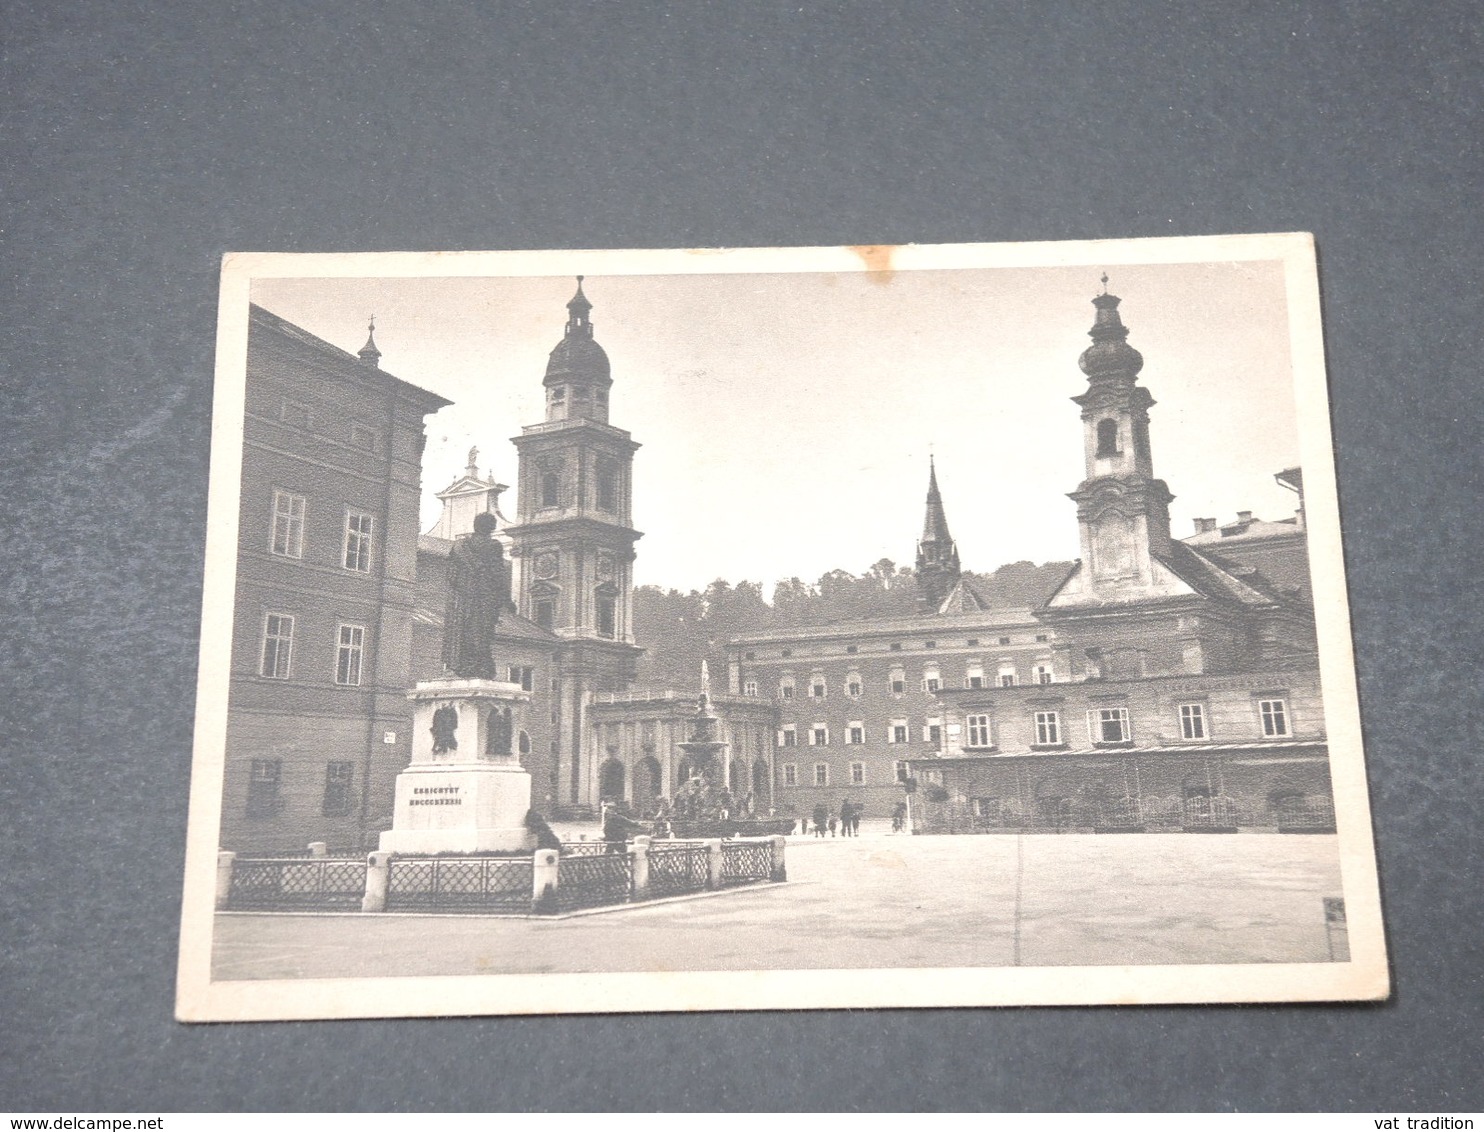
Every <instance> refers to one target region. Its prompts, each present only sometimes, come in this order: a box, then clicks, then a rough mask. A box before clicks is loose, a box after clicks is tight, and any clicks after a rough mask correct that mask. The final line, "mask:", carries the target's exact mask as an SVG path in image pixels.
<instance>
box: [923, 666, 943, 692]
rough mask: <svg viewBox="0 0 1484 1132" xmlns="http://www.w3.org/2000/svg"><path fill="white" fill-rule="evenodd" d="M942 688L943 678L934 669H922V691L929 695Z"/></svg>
mask: <svg viewBox="0 0 1484 1132" xmlns="http://www.w3.org/2000/svg"><path fill="white" fill-rule="evenodd" d="M942 686H943V676H942V673H940V672H939V671H938V670H937V669H936V668H928V669H924V670H923V673H922V690H923V691H924V692H927V693H928V694H929V695H931V694H932V693H934V692H936V691H937V690H938V689H939V688H941V687H942Z"/></svg>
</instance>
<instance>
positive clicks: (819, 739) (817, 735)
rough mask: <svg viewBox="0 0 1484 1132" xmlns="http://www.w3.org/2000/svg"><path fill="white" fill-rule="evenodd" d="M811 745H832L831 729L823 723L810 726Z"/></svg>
mask: <svg viewBox="0 0 1484 1132" xmlns="http://www.w3.org/2000/svg"><path fill="white" fill-rule="evenodd" d="M809 745H810V746H811V747H828V746H829V745H830V729H829V728H828V727H826V726H825V725H824V724H823V723H816V724H815V725H814V726H813V727H811V728H809Z"/></svg>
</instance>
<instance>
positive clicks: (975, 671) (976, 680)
mask: <svg viewBox="0 0 1484 1132" xmlns="http://www.w3.org/2000/svg"><path fill="white" fill-rule="evenodd" d="M964 687H965V688H982V687H984V666H983V665H981V664H980V663H979V662H978V661H977V660H976V661H971V662H970V664H969V666H968V668H967V669H966V670H965V672H964Z"/></svg>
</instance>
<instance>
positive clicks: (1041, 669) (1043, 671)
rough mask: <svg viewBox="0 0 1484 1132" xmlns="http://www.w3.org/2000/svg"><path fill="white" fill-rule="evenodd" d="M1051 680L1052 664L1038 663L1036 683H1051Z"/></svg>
mask: <svg viewBox="0 0 1484 1132" xmlns="http://www.w3.org/2000/svg"><path fill="white" fill-rule="evenodd" d="M1051 681H1052V675H1051V665H1049V664H1038V665H1036V683H1037V684H1049V683H1051Z"/></svg>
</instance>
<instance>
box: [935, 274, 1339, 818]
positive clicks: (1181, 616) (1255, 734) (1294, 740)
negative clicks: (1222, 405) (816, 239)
mask: <svg viewBox="0 0 1484 1132" xmlns="http://www.w3.org/2000/svg"><path fill="white" fill-rule="evenodd" d="M1105 282H1106V281H1105ZM1093 305H1094V306H1095V308H1096V310H1097V314H1096V318H1095V321H1094V325H1093V328H1092V330H1091V332H1090V336H1091V338H1092V340H1093V342H1092V345H1091V346H1090V347H1088V349H1087V350H1086V351H1085V352H1084V353H1083V354H1082V356H1081V358H1080V359H1079V365H1080V367H1081V369H1082V371H1083V373H1084V374H1085V375H1086V376H1087V380H1088V388H1087V391H1086V392H1084V393H1083V394H1081V395H1079V396H1078V397H1075V398H1074V399H1073V400H1074V401H1075V402H1076V404H1077V405H1078V406H1079V407H1080V409H1081V410H1082V412H1081V416H1082V436H1083V448H1084V457H1085V471H1086V476H1085V478H1084V479H1083V481H1082V483H1081V484H1079V485H1078V487H1077V489H1076V490H1075V491H1073V492H1072V493H1071V495H1070V498H1071V499H1072V500H1073V502H1074V503H1076V505H1077V523H1078V530H1079V535H1080V539H1081V546H1082V556H1081V558H1080V559H1079V560H1078V561H1077V562H1076V563H1075V564H1074V565H1073V567H1072V569H1071V570H1070V571H1069V572H1068V574H1067V577H1066V578H1065V580H1064V581H1063V582H1062V584H1061V585H1060V586H1059V587H1058V588H1057V589H1056V591H1055V592H1054V593H1053V594H1052V595H1051V596H1050V597H1049V598H1048V599H1047V600H1046V601H1045V603H1044V604H1043V605H1042V606H1041V607H1040V608H1038V609H1037V610H1035V613H1034V616H1035V619H1036V621H1037V622H1038V623H1039V624H1041V625H1042V626H1043V627H1044V628H1045V629H1046V630H1047V631H1048V636H1049V637H1050V638H1051V643H1052V648H1053V654H1054V657H1055V660H1054V662H1053V664H1052V666H1051V673H1052V675H1051V677H1050V679H1049V680H1047V681H1046V682H1045V683H1038V684H1035V685H1032V686H1007V685H1000V684H995V685H989V686H986V687H980V688H969V687H963V686H961V685H960V686H949V687H945V688H943V689H942V690H941V691H940V693H939V696H938V698H939V700H940V701H942V704H943V717H944V726H943V742H942V744H941V746H940V749H939V750H938V751H937V752H935V753H934V754H933V755H931V756H929V757H928V758H925V759H922V760H920V761H918V762H916V763H915V764H914V770H915V773H914V777H916V772H920V773H921V774H922V775H923V776H924V778H925V780H926V781H927V782H928V783H929V784H930V785H931V786H933V787H937V788H938V789H936V790H933V791H930V792H929V793H930V795H932V796H933V797H934V798H935V799H936V801H938V802H940V803H943V804H944V805H943V806H941V807H939V808H936V809H935V808H934V807H933V806H932V805H926V806H924V807H923V810H924V816H925V817H927V818H928V825H929V827H930V828H932V827H933V826H934V825H936V826H938V827H940V828H941V826H942V824H943V822H944V821H946V822H947V823H948V824H949V825H954V824H955V823H963V822H965V821H968V822H969V823H970V824H971V825H972V824H975V823H977V824H978V825H980V826H982V827H985V828H1044V827H1052V828H1063V827H1067V826H1077V827H1092V828H1094V829H1096V828H1106V829H1132V828H1148V827H1149V826H1151V825H1153V826H1156V827H1159V828H1170V827H1179V828H1195V829H1211V828H1220V829H1235V828H1237V826H1238V825H1242V824H1247V825H1279V826H1282V825H1283V824H1284V822H1285V821H1287V822H1288V823H1289V824H1291V825H1301V826H1304V827H1306V828H1331V827H1332V826H1331V823H1332V821H1333V810H1332V803H1331V800H1330V785H1329V772H1328V748H1327V745H1326V736H1325V730H1324V710H1323V701H1322V698H1321V694H1320V683H1319V670H1318V654H1317V645H1316V642H1315V632H1314V621H1313V609H1312V606H1311V604H1310V603H1309V600H1308V596H1307V595H1308V593H1309V590H1308V588H1307V584H1304V585H1300V584H1297V582H1298V580H1299V578H1300V577H1302V578H1303V579H1304V581H1305V583H1306V581H1307V574H1308V570H1307V553H1306V551H1305V549H1304V545H1303V531H1302V507H1300V513H1299V516H1298V517H1297V518H1296V519H1295V520H1294V521H1293V523H1292V524H1289V523H1283V524H1267V525H1266V526H1267V528H1268V529H1254V527H1255V524H1254V523H1253V522H1252V520H1251V516H1250V515H1245V514H1244V515H1243V517H1242V518H1241V519H1240V520H1239V523H1238V524H1235V525H1233V526H1232V527H1231V528H1229V529H1224V530H1222V531H1217V530H1216V529H1215V524H1214V523H1212V522H1208V521H1204V520H1203V521H1200V522H1198V523H1197V533H1196V535H1195V536H1193V537H1192V538H1190V539H1187V540H1184V541H1180V540H1176V539H1174V538H1172V537H1171V533H1170V519H1169V503H1170V501H1171V500H1172V498H1173V496H1172V495H1171V493H1170V491H1169V488H1168V487H1167V486H1166V485H1165V483H1164V481H1163V480H1160V479H1157V478H1155V474H1154V462H1153V456H1152V453H1151V446H1150V429H1149V409H1150V408H1151V407H1152V405H1153V404H1154V401H1153V398H1152V397H1151V396H1150V394H1149V392H1148V390H1146V389H1145V388H1144V387H1143V386H1141V385H1139V384H1138V375H1139V371H1140V369H1141V368H1142V365H1143V358H1142V356H1141V355H1140V354H1139V352H1138V351H1137V350H1135V349H1134V348H1133V347H1131V346H1130V345H1129V344H1128V342H1127V338H1128V330H1127V328H1125V327H1124V325H1123V323H1122V320H1121V318H1120V317H1119V313H1118V306H1119V299H1118V298H1117V297H1116V296H1113V295H1110V294H1108V293H1107V291H1106V287H1105V290H1104V292H1103V293H1102V294H1101V295H1098V296H1097V297H1096V298H1094V300H1093ZM1284 480H1286V481H1288V482H1289V484H1290V486H1293V487H1294V488H1295V490H1299V489H1300V488H1301V485H1302V479H1301V478H1300V474H1299V472H1298V469H1289V470H1288V471H1285V472H1283V473H1280V482H1283V481H1284ZM1272 528H1278V529H1276V530H1274V529H1272ZM1270 573H1273V574H1277V575H1278V576H1279V577H1280V578H1281V580H1280V581H1275V580H1274V579H1273V578H1272V577H1271V576H1270ZM1300 819H1302V820H1300Z"/></svg>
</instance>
